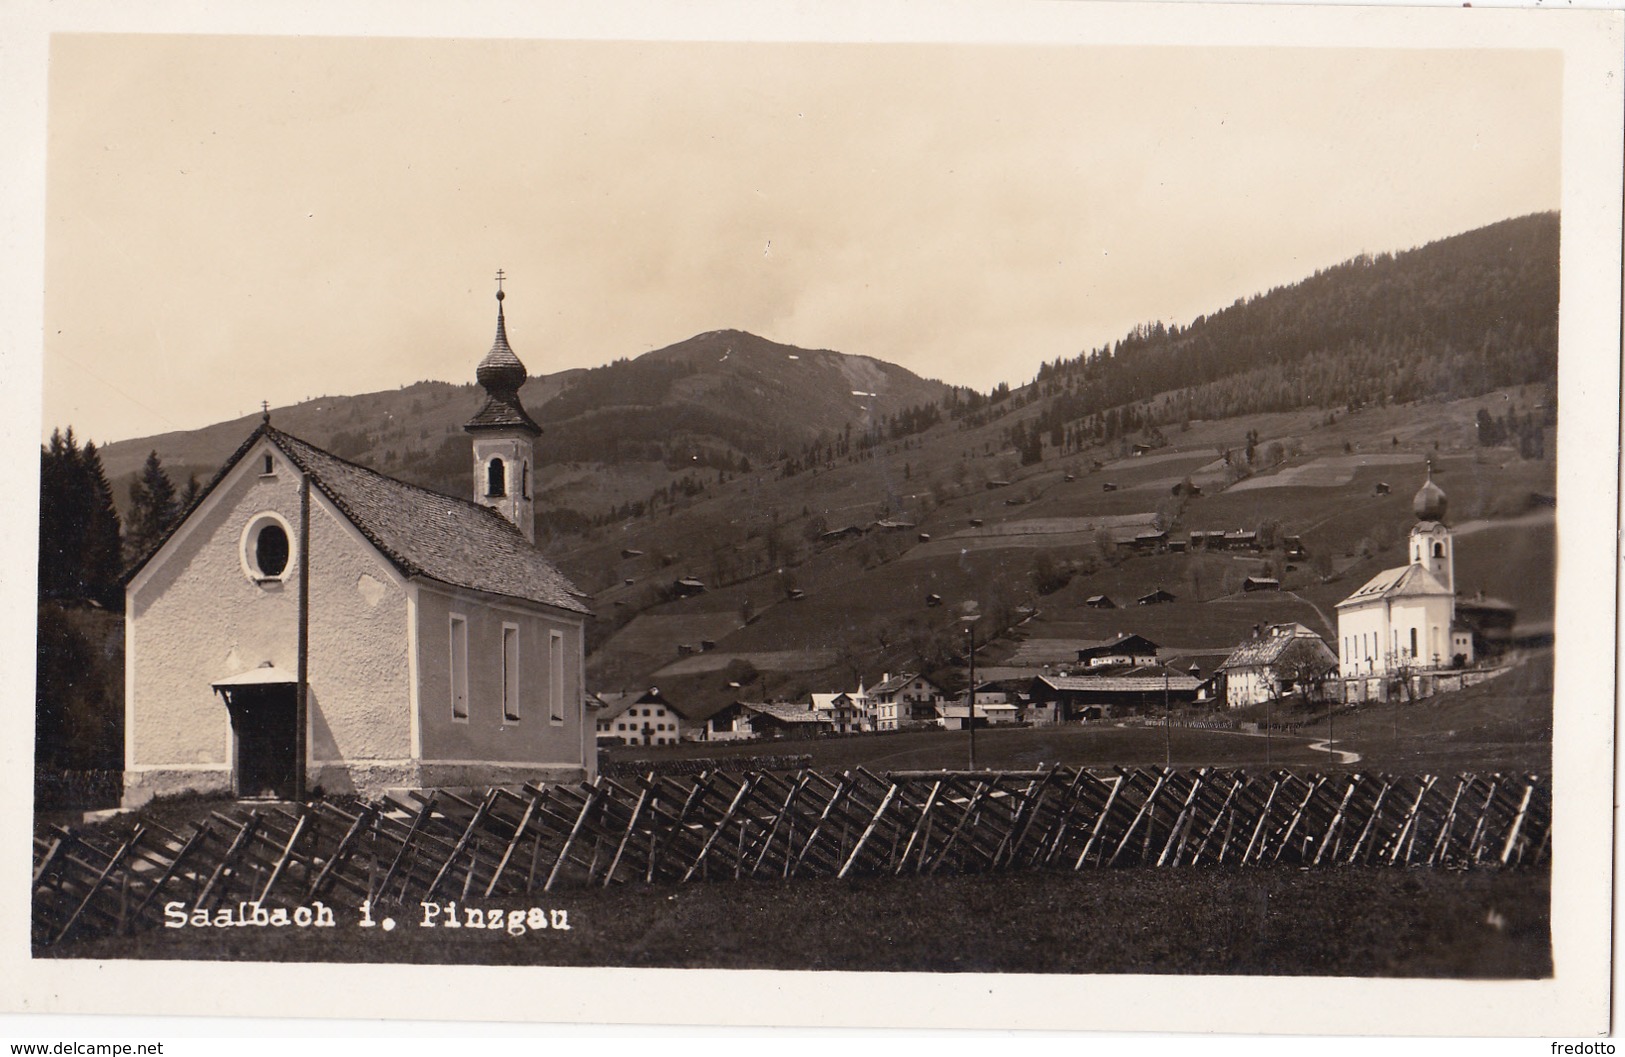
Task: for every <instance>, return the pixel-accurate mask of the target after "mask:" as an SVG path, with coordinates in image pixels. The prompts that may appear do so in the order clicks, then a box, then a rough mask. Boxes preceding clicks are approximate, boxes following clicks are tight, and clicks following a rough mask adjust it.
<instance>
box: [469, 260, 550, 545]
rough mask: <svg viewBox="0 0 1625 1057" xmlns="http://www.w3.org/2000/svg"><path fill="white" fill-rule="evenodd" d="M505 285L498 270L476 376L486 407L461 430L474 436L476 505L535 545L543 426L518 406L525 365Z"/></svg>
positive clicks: (519, 404) (475, 372)
mask: <svg viewBox="0 0 1625 1057" xmlns="http://www.w3.org/2000/svg"><path fill="white" fill-rule="evenodd" d="M502 280H503V275H502V272H500V271H498V272H497V336H496V340H495V341H493V342H492V343H491V351H490V352H488V353H486V354H485V359H483V360H481V361H480V365H479V367H478V368H477V369H476V370H475V371H474V377H475V378H476V379H477V380H478V381H479V383H480V386H481V387H482V388H483V389H484V390H485V403H484V405H482V406H481V407H480V409H479V411H478V413H476V414H475V415H474V417H473V418H471V419H469V420H468V423H467V425H465V426H463V428H464V429H465V430H467V431H468V432H469V433H471V434H472V435H473V437H474V501H475V502H476V503H479V504H480V505H482V506H488V507H491V508H492V509H493V510H496V511H498V512H499V513H501V514H502V516H503V517H505V518H507V519H508V520H509V521H511V522H513V523H514V524H515V525H516V526H518V528H519V531H521V532H523V533H524V534H525V538H526V539H527V540H530V541H531V542H532V543H534V542H535V541H536V523H535V514H536V502H535V500H534V499H533V498H532V497H533V496H534V494H535V492H534V489H535V482H534V480H533V477H534V473H535V471H534V469H533V467H534V466H535V452H534V446H535V441H536V438H537V437H539V436H541V434H542V427H541V426H538V425H537V424H536V422H535V420H533V419H532V418H531V417H530V415H528V414H526V413H525V407H524V405H523V404H521V403H520V402H519V388H520V387H521V386H523V385H524V384H525V365H524V364H523V363H520V362H519V357H518V356H515V355H514V352H513V349H511V348H509V346H508V326H507V322H506V320H505V319H504V318H503V314H502V302H503V299H504V298H505V297H506V295H505V294H504V293H503V292H502Z"/></svg>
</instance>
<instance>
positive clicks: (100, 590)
mask: <svg viewBox="0 0 1625 1057" xmlns="http://www.w3.org/2000/svg"><path fill="white" fill-rule="evenodd" d="M120 536H121V532H120V526H119V516H118V508H117V507H116V506H115V505H114V503H113V489H112V488H111V486H109V485H108V483H107V473H106V471H105V470H103V468H102V459H101V453H100V452H99V451H97V449H96V445H95V443H94V442H91V443H87V444H86V445H85V446H84V447H83V448H81V447H80V446H79V442H78V439H77V438H75V437H74V435H73V427H71V426H70V427H68V430H67V432H66V433H63V432H62V431H61V430H55V431H53V432H52V433H51V441H50V443H49V444H46V445H42V446H41V447H40V513H39V595H40V599H41V601H46V600H49V601H59V602H60V601H93V602H96V603H98V604H99V605H102V606H106V607H107V608H110V609H111V608H113V607H114V606H115V605H116V604H117V603H118V600H119V598H120V597H121V589H120V586H119V572H120V570H121V569H122V568H123V559H122V556H121V554H120V549H119V547H120Z"/></svg>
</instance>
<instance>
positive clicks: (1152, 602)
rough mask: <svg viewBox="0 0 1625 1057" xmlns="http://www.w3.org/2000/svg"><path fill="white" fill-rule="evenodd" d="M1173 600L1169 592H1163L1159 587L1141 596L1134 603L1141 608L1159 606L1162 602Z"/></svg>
mask: <svg viewBox="0 0 1625 1057" xmlns="http://www.w3.org/2000/svg"><path fill="white" fill-rule="evenodd" d="M1173 600H1174V595H1173V594H1172V593H1171V592H1168V591H1164V590H1163V589H1162V588H1160V587H1159V588H1157V589H1156V590H1155V591H1152V592H1151V593H1150V594H1148V595H1141V596H1140V597H1139V598H1136V599H1135V600H1134V601H1135V603H1136V604H1138V605H1142V606H1159V605H1161V604H1162V603H1164V602H1172V601H1173Z"/></svg>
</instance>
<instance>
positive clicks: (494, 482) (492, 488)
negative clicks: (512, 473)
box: [485, 459, 508, 498]
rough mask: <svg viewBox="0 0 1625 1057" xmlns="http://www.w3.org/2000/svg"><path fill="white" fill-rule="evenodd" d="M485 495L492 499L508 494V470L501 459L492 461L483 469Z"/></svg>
mask: <svg viewBox="0 0 1625 1057" xmlns="http://www.w3.org/2000/svg"><path fill="white" fill-rule="evenodd" d="M485 494H486V495H487V496H490V497H492V498H501V497H502V496H505V495H507V494H508V469H507V467H505V466H503V465H502V460H501V459H492V460H491V462H490V465H488V466H486V468H485Z"/></svg>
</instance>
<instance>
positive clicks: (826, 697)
mask: <svg viewBox="0 0 1625 1057" xmlns="http://www.w3.org/2000/svg"><path fill="white" fill-rule="evenodd" d="M869 707H870V701H869V695H867V694H865V693H864V692H863V687H862V686H859V687H858V689H857V690H856V691H855V692H846V691H842V692H841V693H836V694H813V695H812V700H811V709H812V712H813V713H814V714H815V715H817V716H818V718H820V719H823V720H826V721H827V722H828V723H829V725H830V729H831V730H833V731H834V732H835V733H837V734H857V733H860V732H862V731H866V730H873V729H875V727H874V719H873V717H872V716H871V715H870V712H869Z"/></svg>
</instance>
